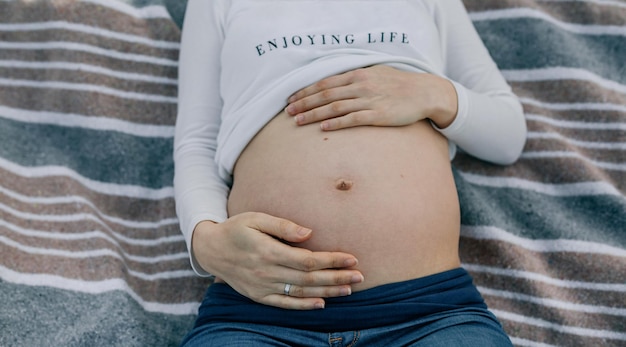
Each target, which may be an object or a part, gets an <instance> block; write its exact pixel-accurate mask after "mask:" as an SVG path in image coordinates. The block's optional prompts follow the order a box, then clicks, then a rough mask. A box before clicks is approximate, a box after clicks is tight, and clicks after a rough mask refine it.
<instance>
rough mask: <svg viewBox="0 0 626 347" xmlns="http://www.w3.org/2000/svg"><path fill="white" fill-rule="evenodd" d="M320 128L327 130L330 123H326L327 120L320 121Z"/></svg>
mask: <svg viewBox="0 0 626 347" xmlns="http://www.w3.org/2000/svg"><path fill="white" fill-rule="evenodd" d="M320 128H322V130H328V129H329V128H330V124H328V122H322V123H320Z"/></svg>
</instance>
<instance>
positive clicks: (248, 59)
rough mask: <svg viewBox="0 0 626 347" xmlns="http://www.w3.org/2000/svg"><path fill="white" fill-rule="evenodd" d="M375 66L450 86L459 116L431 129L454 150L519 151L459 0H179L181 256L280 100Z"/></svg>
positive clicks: (494, 155)
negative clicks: (182, 4) (182, 7)
mask: <svg viewBox="0 0 626 347" xmlns="http://www.w3.org/2000/svg"><path fill="white" fill-rule="evenodd" d="M376 64H386V65H389V66H392V67H395V68H398V69H402V70H406V71H414V72H427V73H432V74H436V75H439V76H442V77H445V78H448V79H450V80H451V81H452V82H453V85H454V87H455V89H456V92H457V96H458V113H457V116H456V118H455V120H454V122H453V123H452V124H451V125H450V126H448V127H447V128H445V129H437V130H439V131H440V132H441V133H443V134H444V135H445V136H446V137H447V138H448V140H449V141H450V143H451V144H452V146H451V148H452V149H454V148H455V147H454V145H457V146H460V147H461V148H462V149H463V150H464V151H466V152H468V153H470V154H472V155H474V156H476V157H478V158H481V159H484V160H487V161H491V162H494V163H500V164H508V163H511V162H513V161H515V160H516V159H517V158H518V157H519V154H520V153H521V150H522V147H523V145H524V142H525V137H526V125H525V121H524V117H523V113H522V108H521V105H520V103H519V101H518V100H517V98H516V97H515V95H514V94H513V93H512V92H511V89H510V87H509V86H508V85H507V83H506V81H505V80H504V78H503V77H502V75H501V74H500V72H499V71H498V69H497V66H496V65H495V63H494V62H493V60H492V59H491V57H490V56H489V53H488V52H487V49H486V48H485V47H484V45H483V43H482V41H481V40H480V38H479V36H478V34H477V33H476V31H475V29H474V27H473V26H472V23H471V21H470V20H469V18H468V16H467V13H466V11H465V8H464V7H463V4H462V3H461V1H460V0H384V1H381V0H189V2H188V7H187V11H186V13H185V22H184V27H183V34H182V43H181V52H180V67H179V104H178V118H177V123H176V134H175V145H174V147H175V148H174V160H175V178H174V187H175V199H176V209H177V214H178V217H179V220H180V225H181V230H182V232H183V234H184V235H185V240H186V242H187V246H188V249H189V251H190V252H191V238H192V233H193V229H194V228H195V226H196V224H197V223H199V222H200V221H203V220H212V221H215V222H221V221H224V220H225V219H226V218H227V217H228V215H227V211H226V204H227V198H228V194H229V189H230V188H229V187H230V184H231V182H232V176H231V175H232V170H233V167H234V165H235V162H236V160H237V158H238V157H239V155H240V154H241V152H242V151H243V149H244V148H245V146H246V145H247V144H248V142H249V141H250V140H251V139H252V138H253V137H254V135H255V134H256V133H257V132H258V131H259V130H261V128H263V126H264V125H265V124H266V123H267V122H269V121H270V120H271V119H272V118H273V117H274V116H275V115H276V114H277V113H279V112H280V111H281V110H282V109H284V107H285V106H286V101H287V98H288V97H289V96H290V95H291V94H293V93H294V92H296V91H297V90H299V89H301V88H303V87H306V86H308V85H310V84H312V83H315V82H317V81H318V80H320V79H323V78H325V77H328V76H331V75H335V74H338V73H342V72H346V71H349V70H352V69H356V68H360V67H365V66H371V65H376ZM191 260H192V266H193V268H194V269H195V271H196V272H197V273H199V274H201V275H207V274H206V273H205V272H204V271H202V269H201V268H200V267H199V266H198V264H197V263H196V261H195V258H194V257H193V255H191Z"/></svg>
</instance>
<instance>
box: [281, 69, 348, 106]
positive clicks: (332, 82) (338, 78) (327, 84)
mask: <svg viewBox="0 0 626 347" xmlns="http://www.w3.org/2000/svg"><path fill="white" fill-rule="evenodd" d="M350 82H351V79H350V76H349V75H348V74H347V73H343V74H339V75H333V76H330V77H327V78H324V79H322V80H320V81H318V82H316V83H314V84H312V85H310V86H308V87H306V88H303V89H300V90H299V91H297V92H296V93H294V94H293V95H291V96H290V97H289V98H288V99H287V101H288V102H289V103H293V102H295V101H298V100H300V99H303V98H306V97H307V96H311V95H314V94H317V93H319V92H321V91H323V90H327V89H332V88H337V87H341V86H346V85H348V84H350Z"/></svg>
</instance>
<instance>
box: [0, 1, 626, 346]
mask: <svg viewBox="0 0 626 347" xmlns="http://www.w3.org/2000/svg"><path fill="white" fill-rule="evenodd" d="M207 1H208V0H207ZM442 1H445V0H442ZM184 3H185V2H184V1H178V0H172V1H169V0H136V1H135V0H128V1H124V2H123V1H121V0H82V1H79V0H0V255H1V256H0V346H41V345H46V346H49V345H52V346H83V345H84V346H99V345H107V346H110V345H120V346H169V345H172V346H173V345H177V344H178V343H179V341H180V340H181V338H182V336H183V335H184V334H185V333H186V331H187V330H188V329H190V327H191V325H192V324H193V321H194V318H195V313H196V310H197V307H198V305H199V301H200V300H201V297H202V295H203V292H204V290H205V288H206V286H207V285H208V284H209V282H207V280H205V279H201V278H198V277H196V276H194V274H193V273H192V271H191V269H190V266H189V263H188V260H187V253H186V249H185V245H184V241H183V238H182V236H181V234H180V232H179V229H178V224H177V223H178V222H177V219H176V215H175V212H174V200H173V192H172V176H173V163H172V155H171V150H172V138H173V125H174V121H175V116H176V97H177V95H176V94H177V88H176V83H177V82H176V81H177V76H176V73H177V71H176V69H177V56H178V49H179V43H178V41H179V38H180V24H181V21H182V18H183V15H184ZM465 4H466V6H467V8H468V10H469V11H470V14H471V18H472V20H473V21H474V23H475V26H476V27H477V29H478V32H479V34H480V35H481V37H482V38H483V40H484V42H485V44H486V45H487V47H488V48H489V50H490V52H491V54H492V56H493V57H494V59H495V60H496V62H497V64H498V65H499V67H500V68H501V69H502V71H503V73H504V76H505V77H506V78H507V80H508V81H509V83H510V84H511V85H512V86H513V89H514V91H515V92H516V94H518V95H519V96H520V98H521V100H522V103H523V106H524V110H525V114H526V118H527V121H528V127H529V133H528V142H527V145H526V147H525V150H524V153H523V155H522V158H521V159H520V160H519V162H517V163H516V164H514V165H512V166H508V167H499V166H494V165H490V164H487V163H485V162H481V161H479V160H477V159H474V158H471V157H469V156H467V155H464V154H463V153H460V154H459V155H458V156H457V158H456V159H455V160H454V162H453V165H454V170H455V178H456V181H457V186H458V190H459V196H460V199H461V205H462V224H463V226H462V239H461V255H462V262H463V265H464V266H465V267H466V268H467V269H468V270H469V271H470V272H471V274H472V275H473V276H474V279H475V282H476V284H477V286H478V288H479V290H480V291H481V292H482V294H483V296H484V297H485V300H486V301H487V303H488V304H489V305H490V307H491V308H492V310H493V311H494V313H495V314H496V315H497V316H498V317H499V319H500V320H501V321H502V323H503V325H504V327H505V329H506V330H507V332H508V333H509V334H510V336H511V338H512V340H513V342H514V344H515V345H517V346H624V345H626V2H624V1H621V0H577V1H573V0H572V1H568V0H504V1H502V0H465Z"/></svg>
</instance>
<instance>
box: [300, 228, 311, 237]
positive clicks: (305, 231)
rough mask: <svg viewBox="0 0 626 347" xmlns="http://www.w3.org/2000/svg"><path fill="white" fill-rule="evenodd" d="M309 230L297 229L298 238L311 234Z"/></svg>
mask: <svg viewBox="0 0 626 347" xmlns="http://www.w3.org/2000/svg"><path fill="white" fill-rule="evenodd" d="M311 231H312V230H311V229H307V228H300V229H298V235H300V236H307V235H309V234H310V233H311Z"/></svg>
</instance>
